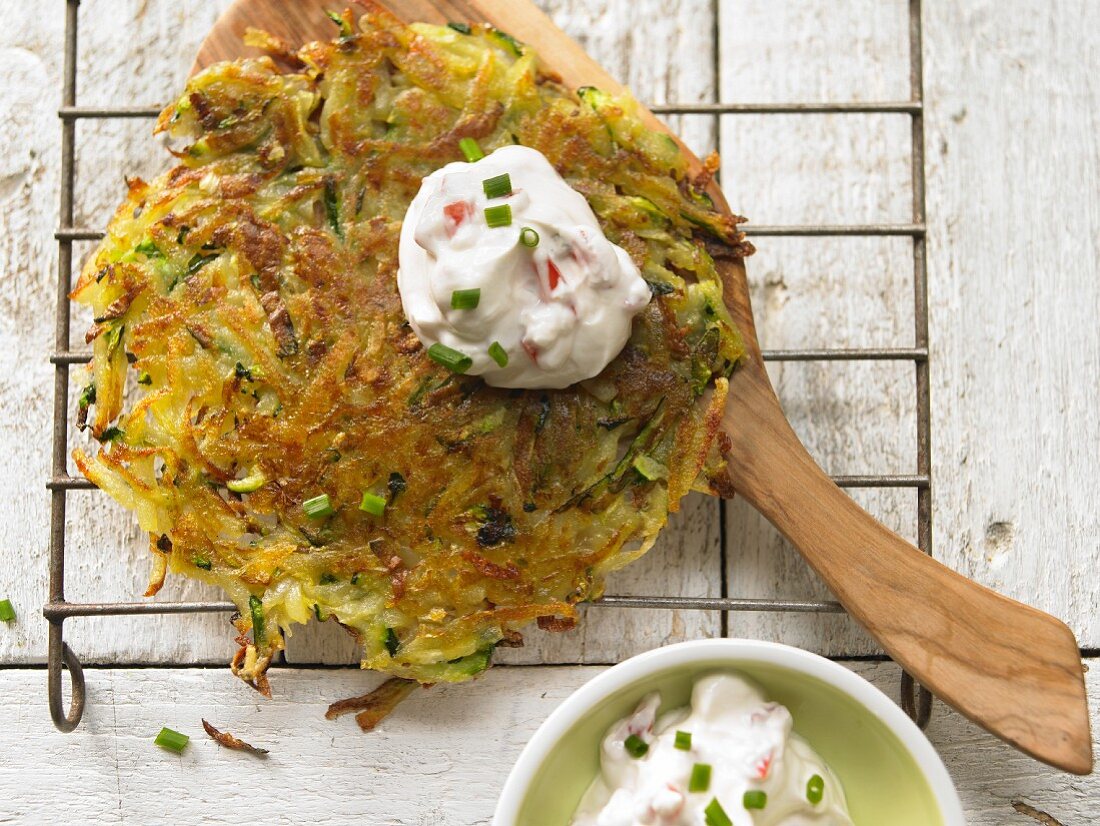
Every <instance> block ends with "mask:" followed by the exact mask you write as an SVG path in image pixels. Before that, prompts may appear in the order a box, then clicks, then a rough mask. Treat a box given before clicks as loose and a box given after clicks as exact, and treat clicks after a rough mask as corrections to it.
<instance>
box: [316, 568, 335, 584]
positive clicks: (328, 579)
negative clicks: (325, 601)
mask: <svg viewBox="0 0 1100 826" xmlns="http://www.w3.org/2000/svg"><path fill="white" fill-rule="evenodd" d="M318 581H319V582H320V583H321V585H332V583H334V582H339V581H340V577H338V576H336V574H330V573H329V572H328V571H325V572H324V573H323V574H321V578H320V580H318Z"/></svg>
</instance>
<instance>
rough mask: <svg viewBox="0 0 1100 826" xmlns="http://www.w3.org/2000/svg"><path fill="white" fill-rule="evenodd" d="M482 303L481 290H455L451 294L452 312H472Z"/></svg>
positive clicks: (476, 288)
mask: <svg viewBox="0 0 1100 826" xmlns="http://www.w3.org/2000/svg"><path fill="white" fill-rule="evenodd" d="M480 303H481V288H480V287H474V288H473V289H472V290H455V291H454V292H453V293H451V309H452V310H472V309H474V308H475V307H477V305H478V304H480Z"/></svg>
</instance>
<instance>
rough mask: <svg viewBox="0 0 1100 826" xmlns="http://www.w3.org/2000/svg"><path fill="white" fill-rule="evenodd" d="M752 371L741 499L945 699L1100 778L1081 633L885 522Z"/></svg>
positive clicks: (739, 400) (1037, 752) (743, 409)
mask: <svg viewBox="0 0 1100 826" xmlns="http://www.w3.org/2000/svg"><path fill="white" fill-rule="evenodd" d="M745 373H746V375H745V376H742V377H741V378H740V379H739V380H738V381H737V382H736V387H737V396H736V397H734V395H733V394H732V393H731V402H730V407H729V408H728V410H727V414H726V423H725V431H726V433H727V434H728V435H729V436H730V438H731V440H732V441H733V450H732V451H731V455H730V462H731V479H732V481H733V483H734V487H735V488H736V490H737V492H738V494H740V495H742V496H743V497H745V498H746V499H747V500H748V501H749V503H750V504H752V505H753V506H754V507H755V508H757V509H758V510H759V511H760V512H761V513H762V514H764V516H766V517H767V518H768V520H769V521H771V522H772V524H774V525H775V526H776V527H777V528H778V529H779V530H780V531H781V532H782V533H783V535H784V536H786V537H787V538H788V539H789V540H790V541H791V542H792V543H793V544H794V545H795V546H796V547H797V548H798V549H799V550H800V551H801V552H802V554H803V555H804V556H805V557H806V560H807V561H808V562H809V563H810V565H811V566H812V567H813V568H814V570H815V571H817V573H818V574H819V575H820V576H821V578H822V579H823V580H824V581H825V583H826V584H827V585H828V586H829V588H830V589H831V590H832V591H833V593H834V594H836V596H837V598H838V599H839V600H840V602H841V603H842V604H843V605H844V607H845V608H846V609H847V610H848V611H849V613H851V615H852V616H853V617H854V618H855V619H856V620H857V621H858V622H859V623H860V624H861V625H863V627H864V628H866V629H867V631H868V632H869V633H870V634H871V635H872V636H874V637H875V638H877V639H878V640H879V641H880V642H881V643H882V644H883V646H884V648H885V649H886V651H887V652H888V653H889V654H890V656H891V657H893V658H894V659H895V660H897V661H898V662H899V663H901V664H902V665H903V666H904V667H905V668H906V669H907V670H908V671H909V672H910V673H911V674H913V675H914V676H915V677H916V678H917V679H919V680H920V681H921V682H922V683H923V684H924V685H925V686H927V687H928V688H929V689H931V690H932V691H933V692H935V694H936V695H938V696H939V697H940V698H941V699H942V700H944V701H945V702H947V703H948V704H950V705H951V706H953V707H954V708H956V709H957V710H959V711H960V712H962V713H963V714H965V715H966V716H967V717H969V718H970V719H972V720H974V721H975V722H977V723H978V724H979V725H982V726H984V727H985V728H987V729H989V730H990V731H991V732H993V733H994V734H996V735H998V736H999V737H1002V738H1003V739H1005V740H1007V741H1008V742H1009V743H1012V744H1013V745H1015V746H1017V747H1018V748H1020V749H1022V750H1023V751H1025V752H1027V753H1029V754H1031V755H1033V756H1034V757H1037V758H1039V759H1040V760H1044V761H1046V762H1048V763H1051V764H1053V765H1056V766H1058V767H1060V768H1063V769H1066V770H1068V771H1071V772H1075V773H1078V774H1087V773H1088V772H1089V771H1091V769H1092V745H1091V737H1090V734H1089V721H1088V713H1087V706H1086V700H1085V686H1084V680H1083V675H1082V668H1081V660H1080V654H1079V651H1078V648H1077V642H1076V640H1075V639H1074V636H1073V632H1072V631H1070V629H1069V628H1068V627H1067V626H1066V625H1065V624H1064V623H1062V622H1060V621H1059V620H1057V619H1055V618H1054V617H1051V616H1049V615H1047V614H1044V613H1042V612H1041V611H1038V610H1036V609H1034V608H1030V607H1028V606H1026V605H1023V604H1021V603H1019V602H1015V601H1013V600H1011V599H1008V598H1007V597H1004V596H1001V595H1000V594H997V593H995V592H993V591H991V590H989V589H988V588H985V587H983V586H981V585H978V584H977V583H975V582H972V581H971V580H969V579H966V578H965V577H963V576H961V575H959V574H957V573H956V572H954V571H952V570H951V569H949V568H947V567H946V566H944V565H941V564H940V563H938V562H936V561H935V560H933V559H932V558H930V557H929V556H927V555H925V554H923V553H921V551H919V550H918V549H917V548H915V547H913V546H912V545H910V544H909V543H908V542H906V541H905V540H903V539H902V538H901V537H899V536H898V535H897V534H895V533H894V532H892V531H890V530H889V529H887V528H886V527H884V526H883V525H881V524H879V523H878V522H877V521H876V520H874V519H873V518H872V517H871V516H870V515H868V514H867V512H866V511H864V510H863V509H862V508H860V507H859V506H858V505H857V504H856V503H855V502H853V501H852V500H851V499H850V498H849V497H848V496H847V495H846V494H845V493H844V492H843V491H842V490H840V488H838V487H837V486H836V485H835V484H834V483H833V482H832V480H830V479H829V477H828V476H826V475H825V473H824V472H823V471H822V470H821V468H819V467H818V466H817V464H816V463H815V462H814V461H813V459H812V458H811V457H810V455H809V454H808V453H807V452H806V449H805V448H804V447H803V445H802V443H801V442H800V441H799V439H798V437H797V436H796V435H795V433H794V431H793V430H792V429H791V427H790V425H789V424H788V423H787V420H786V418H784V416H783V415H782V412H781V411H780V410H779V405H778V402H777V401H776V399H775V395H774V393H773V391H772V389H771V385H770V383H769V382H768V379H767V376H766V375H765V374H764V372H763V369H762V368H761V367H759V366H758V365H757V364H755V363H754V364H750V365H749V366H748V369H747V370H746V371H745ZM738 434H742V435H741V436H740V437H739V436H738Z"/></svg>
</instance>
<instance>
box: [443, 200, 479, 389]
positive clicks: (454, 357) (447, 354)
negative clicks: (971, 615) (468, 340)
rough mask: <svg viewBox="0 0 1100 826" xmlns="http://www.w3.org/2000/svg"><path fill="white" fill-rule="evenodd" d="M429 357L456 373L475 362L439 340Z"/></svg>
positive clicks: (463, 370) (462, 371) (461, 371)
mask: <svg viewBox="0 0 1100 826" xmlns="http://www.w3.org/2000/svg"><path fill="white" fill-rule="evenodd" d="M486 211H488V210H486ZM428 358H430V359H431V360H432V361H434V362H436V363H437V364H442V365H443V366H444V367H446V368H447V369H448V370H453V371H454V372H455V373H465V372H466V371H467V370H469V369H470V367H471V366H473V363H474V360H473V359H472V358H470V357H469V356H467V355H466V354H465V353H460V352H458V350H455V349H453V348H451V347H448V346H447V345H446V344H439V343H438V342H436V343H435V344H433V345H432V346H431V347H429V348H428Z"/></svg>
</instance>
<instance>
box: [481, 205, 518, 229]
mask: <svg viewBox="0 0 1100 826" xmlns="http://www.w3.org/2000/svg"><path fill="white" fill-rule="evenodd" d="M485 223H486V224H488V225H489V226H490V227H494V228H495V227H510V226H512V208H511V207H510V206H508V204H500V205H499V206H491V207H486V208H485Z"/></svg>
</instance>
